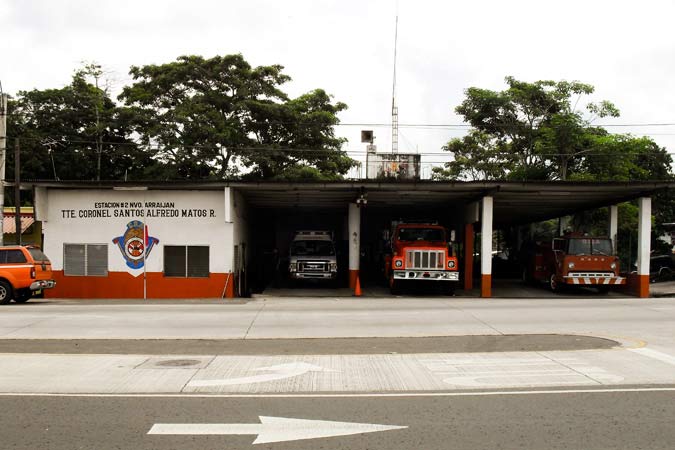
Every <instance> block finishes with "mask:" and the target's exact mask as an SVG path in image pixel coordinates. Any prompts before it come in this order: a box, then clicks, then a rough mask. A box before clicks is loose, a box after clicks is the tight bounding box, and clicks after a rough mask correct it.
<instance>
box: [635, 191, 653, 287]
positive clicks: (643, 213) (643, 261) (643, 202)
mask: <svg viewBox="0 0 675 450" xmlns="http://www.w3.org/2000/svg"><path fill="white" fill-rule="evenodd" d="M638 206H639V207H640V212H639V215H640V217H639V219H638V248H637V253H638V258H637V280H636V282H637V285H636V287H637V295H638V297H640V298H646V297H649V255H650V253H651V239H652V199H651V197H640V199H639V200H638Z"/></svg>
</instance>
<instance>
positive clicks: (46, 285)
mask: <svg viewBox="0 0 675 450" xmlns="http://www.w3.org/2000/svg"><path fill="white" fill-rule="evenodd" d="M54 286H56V281H54V280H38V281H33V282H32V283H31V284H30V290H31V291H39V290H40V289H51V288H53V287H54Z"/></svg>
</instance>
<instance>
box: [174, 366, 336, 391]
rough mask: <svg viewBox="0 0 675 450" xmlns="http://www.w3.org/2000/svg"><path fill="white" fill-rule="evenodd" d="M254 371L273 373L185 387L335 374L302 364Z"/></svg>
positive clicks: (202, 381) (229, 384)
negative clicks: (309, 374) (316, 373)
mask: <svg viewBox="0 0 675 450" xmlns="http://www.w3.org/2000/svg"><path fill="white" fill-rule="evenodd" d="M255 370H256V371H258V370H269V371H273V372H274V373H265V374H260V375H253V376H250V377H239V378H229V379H224V380H192V381H190V382H189V383H188V384H187V385H188V386H192V387H204V386H232V385H234V384H250V383H265V382H267V381H274V380H283V379H284V378H292V377H297V376H300V375H304V374H306V373H308V372H336V371H335V370H331V369H324V368H323V367H320V366H315V365H314V364H308V363H304V362H294V363H287V364H278V365H276V366H269V367H261V368H259V369H255Z"/></svg>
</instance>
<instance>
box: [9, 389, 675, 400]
mask: <svg viewBox="0 0 675 450" xmlns="http://www.w3.org/2000/svg"><path fill="white" fill-rule="evenodd" d="M632 392H675V387H656V388H617V389H611V388H610V389H549V390H527V391H471V392H462V391H453V392H382V393H361V394H351V393H344V394H45V393H41V392H34V393H20V394H14V393H7V392H0V397H83V398H181V399H189V398H199V399H207V398H225V399H229V398H256V399H261V398H386V397H393V398H401V397H473V396H478V397H483V396H492V395H541V394H620V393H632Z"/></svg>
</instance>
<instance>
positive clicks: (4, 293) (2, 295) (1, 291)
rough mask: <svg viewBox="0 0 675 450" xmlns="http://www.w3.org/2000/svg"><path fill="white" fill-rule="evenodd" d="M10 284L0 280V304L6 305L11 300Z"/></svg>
mask: <svg viewBox="0 0 675 450" xmlns="http://www.w3.org/2000/svg"><path fill="white" fill-rule="evenodd" d="M12 297H13V295H12V286H10V285H9V283H7V282H6V281H0V305H6V304H7V303H9V302H11V301H12Z"/></svg>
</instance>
